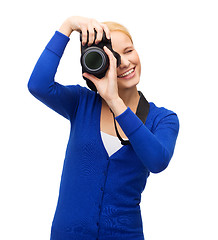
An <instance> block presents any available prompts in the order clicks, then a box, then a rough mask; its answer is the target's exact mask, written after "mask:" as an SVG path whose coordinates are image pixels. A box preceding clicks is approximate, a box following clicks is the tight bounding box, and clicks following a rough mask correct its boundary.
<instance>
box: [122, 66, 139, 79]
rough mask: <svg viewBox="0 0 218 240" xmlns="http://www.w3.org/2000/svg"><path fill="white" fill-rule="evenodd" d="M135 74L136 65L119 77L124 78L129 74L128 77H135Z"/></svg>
mask: <svg viewBox="0 0 218 240" xmlns="http://www.w3.org/2000/svg"><path fill="white" fill-rule="evenodd" d="M134 75H135V67H134V68H132V69H130V70H128V71H127V72H125V73H123V74H121V75H119V76H118V77H119V78H124V77H127V76H128V78H129V77H133V76H134Z"/></svg>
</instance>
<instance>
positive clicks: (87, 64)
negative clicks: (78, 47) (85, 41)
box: [81, 47, 109, 76]
mask: <svg viewBox="0 0 218 240" xmlns="http://www.w3.org/2000/svg"><path fill="white" fill-rule="evenodd" d="M81 64H82V67H83V71H85V72H88V73H91V74H102V73H103V72H105V71H106V70H107V68H108V65H109V59H108V56H107V55H106V53H105V52H104V51H103V50H102V49H101V48H99V47H89V48H87V49H86V50H85V51H84V53H83V54H82V56H81ZM96 76H97V75H96Z"/></svg>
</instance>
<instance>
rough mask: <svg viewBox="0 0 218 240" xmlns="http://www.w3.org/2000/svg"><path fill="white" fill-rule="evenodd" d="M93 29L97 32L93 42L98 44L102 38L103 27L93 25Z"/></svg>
mask: <svg viewBox="0 0 218 240" xmlns="http://www.w3.org/2000/svg"><path fill="white" fill-rule="evenodd" d="M95 30H96V32H97V36H96V39H95V44H98V43H99V42H101V40H102V37H103V29H102V28H101V27H98V26H95Z"/></svg>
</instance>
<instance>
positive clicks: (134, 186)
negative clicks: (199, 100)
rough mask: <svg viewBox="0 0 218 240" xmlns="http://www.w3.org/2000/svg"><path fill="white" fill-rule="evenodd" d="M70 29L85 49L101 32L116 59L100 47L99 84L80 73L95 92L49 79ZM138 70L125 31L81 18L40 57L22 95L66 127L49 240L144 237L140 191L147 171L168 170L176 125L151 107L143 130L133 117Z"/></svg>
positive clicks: (173, 119)
mask: <svg viewBox="0 0 218 240" xmlns="http://www.w3.org/2000/svg"><path fill="white" fill-rule="evenodd" d="M94 30H96V31H97V36H96V39H94ZM73 31H78V32H82V43H83V45H85V44H88V46H91V45H92V44H93V42H95V43H96V44H97V43H99V42H100V41H101V39H102V34H103V31H105V33H106V37H107V38H108V39H111V41H112V48H113V50H114V51H116V52H117V53H119V54H120V56H121V64H120V66H119V67H118V68H117V65H116V58H115V57H114V56H113V54H112V52H111V51H110V50H109V49H108V48H106V47H104V51H105V53H106V54H107V55H108V57H109V69H108V70H107V72H106V75H105V77H103V78H102V79H100V80H99V79H97V78H96V77H94V76H93V75H90V74H88V73H84V74H83V76H84V77H86V78H88V79H89V80H91V81H92V82H93V83H94V85H95V86H96V88H97V92H95V91H91V90H89V89H88V88H85V87H81V86H80V85H74V86H73V85H70V86H63V85H61V84H59V83H57V82H55V81H54V77H55V74H56V70H57V68H58V65H59V61H60V59H61V57H62V55H63V52H64V49H65V47H66V45H67V43H68V41H69V36H70V34H71V33H72V32H73ZM87 34H88V35H89V38H88V42H87ZM140 72H141V64H140V60H139V56H138V54H137V52H136V50H135V48H134V46H133V42H132V38H131V36H130V34H129V32H128V31H127V29H126V28H125V27H123V26H122V25H119V24H117V23H111V22H106V23H100V22H98V21H96V20H94V19H89V18H84V17H76V16H73V17H69V18H67V19H66V20H65V21H64V23H63V24H62V25H61V27H60V29H59V31H56V32H55V34H54V36H53V37H52V39H51V40H50V41H49V43H48V44H47V46H46V48H45V50H44V51H43V53H42V55H41V56H40V58H39V60H38V62H37V64H36V66H35V68H34V70H33V72H32V75H31V77H30V79H29V82H28V88H29V91H30V92H31V93H32V94H33V95H34V96H35V97H36V98H37V99H39V100H40V101H42V102H43V103H44V104H46V105H47V106H48V107H50V108H51V109H53V110H55V111H56V112H58V113H59V114H61V115H62V116H64V117H65V118H67V119H69V120H70V123H71V131H70V137H69V142H68V145H67V149H66V156H65V160H64V166H63V172H62V178H61V184H60V192H59V199H58V203H57V208H56V212H55V216H54V219H53V223H52V230H51V239H52V240H96V239H99V240H116V239H119V240H122V239H125V240H142V239H144V235H143V225H142V218H141V211H140V200H141V193H142V191H143V190H144V187H145V185H146V181H147V177H148V176H149V174H150V172H152V173H158V172H161V171H163V170H164V169H165V168H166V167H167V166H168V164H169V161H170V159H171V157H172V155H173V151H174V147H175V143H176V139H177V135H178V131H179V121H178V117H177V115H176V114H175V113H174V112H172V111H170V110H167V109H166V108H163V107H161V108H159V107H157V106H156V105H155V104H154V103H152V102H150V103H149V112H148V115H147V119H146V122H145V124H143V122H142V121H141V120H140V119H139V117H138V116H137V115H136V111H137V107H138V104H139V101H140V99H141V97H140V95H139V92H138V91H137V87H136V86H137V84H138V83H139V80H140ZM113 114H114V115H113ZM114 118H115V120H116V122H115V123H116V126H117V130H118V133H119V134H120V136H121V137H122V138H123V139H128V140H129V143H130V144H127V145H124V146H122V145H121V143H120V140H119V139H118V138H117V132H116V130H115V125H114Z"/></svg>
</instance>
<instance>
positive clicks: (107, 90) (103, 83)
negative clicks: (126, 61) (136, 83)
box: [83, 46, 119, 105]
mask: <svg viewBox="0 0 218 240" xmlns="http://www.w3.org/2000/svg"><path fill="white" fill-rule="evenodd" d="M103 49H104V51H105V53H106V54H107V55H108V58H109V68H108V70H107V72H106V74H105V76H104V77H103V78H101V79H99V78H97V77H95V76H94V75H92V74H89V73H83V76H84V77H86V78H88V79H89V80H91V81H92V82H93V83H94V84H95V86H96V88H97V90H98V92H99V94H100V95H101V97H102V98H103V99H104V100H105V101H106V102H107V104H108V105H110V103H111V102H113V101H116V100H117V99H119V94H118V85H117V60H116V58H115V57H114V55H113V53H112V52H111V51H110V50H109V49H108V48H107V47H106V46H104V48H103Z"/></svg>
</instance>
